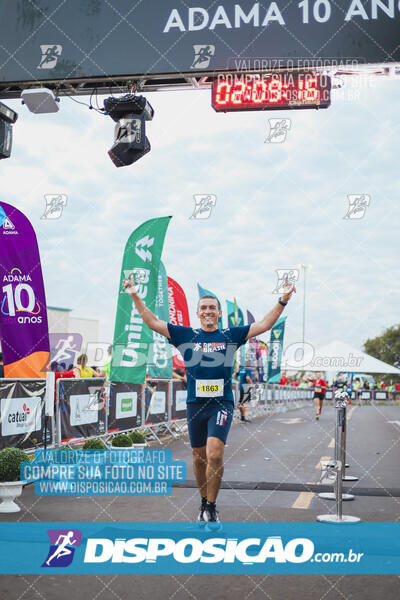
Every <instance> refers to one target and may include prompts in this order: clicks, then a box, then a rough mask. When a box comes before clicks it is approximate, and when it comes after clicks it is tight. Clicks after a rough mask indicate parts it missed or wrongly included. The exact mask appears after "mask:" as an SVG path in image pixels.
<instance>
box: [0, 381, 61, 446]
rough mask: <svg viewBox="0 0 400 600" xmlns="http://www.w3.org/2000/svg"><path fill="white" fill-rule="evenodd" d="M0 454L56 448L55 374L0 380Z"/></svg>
mask: <svg viewBox="0 0 400 600" xmlns="http://www.w3.org/2000/svg"><path fill="white" fill-rule="evenodd" d="M0 422H1V428H0V450H1V449H2V448H9V447H17V448H21V449H23V450H24V451H26V452H30V451H33V450H34V449H35V448H42V447H54V444H55V423H54V374H53V373H51V374H48V375H47V379H25V378H23V379H11V378H4V379H0Z"/></svg>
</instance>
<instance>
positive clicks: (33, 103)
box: [21, 88, 60, 115]
mask: <svg viewBox="0 0 400 600" xmlns="http://www.w3.org/2000/svg"><path fill="white" fill-rule="evenodd" d="M21 98H22V101H23V103H24V104H26V106H27V107H28V109H29V110H30V111H31V112H33V113H35V115H39V114H43V113H54V112H58V111H59V110H60V107H59V104H58V102H57V101H56V99H55V97H54V94H53V92H52V91H51V90H48V89H47V88H36V89H30V90H24V91H23V92H22V93H21Z"/></svg>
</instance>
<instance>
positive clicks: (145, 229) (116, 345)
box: [110, 217, 171, 383]
mask: <svg viewBox="0 0 400 600" xmlns="http://www.w3.org/2000/svg"><path fill="white" fill-rule="evenodd" d="M170 220H171V217H161V218H158V219H150V220H149V221H146V222H145V223H143V224H142V225H140V226H139V227H138V228H137V229H135V231H134V232H133V233H132V234H131V235H130V237H129V239H128V241H127V243H126V246H125V252H124V256H123V259H122V269H121V276H120V281H119V293H118V304H117V314H116V319H115V329H114V342H113V351H112V358H111V369H110V380H111V381H124V382H126V383H144V380H145V376H146V369H147V356H148V351H149V344H150V343H151V342H152V340H153V332H152V331H151V330H150V329H149V328H148V327H147V325H145V323H144V322H143V319H142V317H141V316H140V314H139V313H138V311H137V310H136V308H135V305H134V304H133V301H132V298H131V297H130V295H129V294H128V292H126V291H125V290H123V286H122V282H123V280H124V279H127V278H129V276H130V275H131V273H133V274H134V276H135V281H136V284H137V286H138V294H139V296H140V298H141V299H142V300H143V302H144V303H145V304H146V306H147V307H148V308H149V309H150V310H151V311H152V312H155V305H156V296H157V290H158V272H159V268H160V260H161V253H162V249H163V245H164V238H165V234H166V231H167V227H168V225H169V222H170Z"/></svg>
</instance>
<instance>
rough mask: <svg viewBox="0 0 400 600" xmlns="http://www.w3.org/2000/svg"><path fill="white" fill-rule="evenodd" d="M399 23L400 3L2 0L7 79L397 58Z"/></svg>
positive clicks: (1, 53)
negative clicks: (64, 0) (55, 1)
mask: <svg viewBox="0 0 400 600" xmlns="http://www.w3.org/2000/svg"><path fill="white" fill-rule="evenodd" d="M398 29H399V5H398V2H394V0H391V1H390V0H379V1H378V0H374V1H372V2H366V1H364V2H363V1H362V0H334V1H332V0H318V1H315V2H311V1H310V2H309V1H308V0H303V1H302V2H254V0H238V1H237V2H222V1H221V2H220V3H216V2H214V3H212V2H210V1H209V0H196V1H188V2H176V0H151V2H150V1H147V2H135V3H134V2H132V1H131V0H118V2H117V3H116V2H109V1H108V0H95V1H94V0H80V1H79V2H78V1H76V2H60V3H58V4H55V3H54V2H45V1H44V0H35V2H34V1H33V0H18V2H16V1H15V0H2V2H1V20H0V39H1V45H0V64H1V65H2V68H1V72H0V81H33V82H35V84H36V85H37V84H38V82H41V81H46V80H52V81H54V80H60V81H63V82H64V81H65V80H68V79H76V78H78V79H84V78H86V77H96V78H100V79H101V80H108V81H110V83H111V82H112V80H114V79H115V76H124V75H125V76H133V75H145V79H146V77H147V78H148V77H149V76H151V75H157V74H158V75H160V74H166V73H179V74H182V73H190V75H192V74H193V75H196V74H197V73H204V72H208V71H210V72H218V71H221V70H232V71H237V70H239V69H245V70H247V69H249V70H250V69H251V70H255V69H261V68H263V69H264V70H265V69H268V70H270V71H271V70H274V69H277V68H284V67H289V68H291V67H300V68H307V67H310V66H313V64H317V65H318V64H320V63H321V64H322V65H323V64H332V63H333V64H344V65H346V64H350V65H351V64H352V62H351V61H352V60H353V61H355V62H359V63H364V62H369V63H383V62H399V61H400V45H399V31H398ZM319 59H320V63H319V62H318V60H319ZM322 61H324V62H322ZM346 61H348V62H346ZM15 97H17V96H15Z"/></svg>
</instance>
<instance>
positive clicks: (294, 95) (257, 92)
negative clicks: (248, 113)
mask: <svg viewBox="0 0 400 600" xmlns="http://www.w3.org/2000/svg"><path fill="white" fill-rule="evenodd" d="M330 92H331V80H330V78H329V77H328V76H326V75H323V74H321V73H297V72H291V73H286V72H285V73H263V74H260V75H254V74H252V75H250V74H243V75H240V74H234V75H232V74H229V75H222V74H221V75H219V76H218V79H216V80H215V81H214V82H213V86H212V106H213V108H214V109H215V110H216V111H225V112H228V111H234V110H275V109H286V108H291V109H293V108H327V107H328V106H329V105H330V102H331V94H330Z"/></svg>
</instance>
